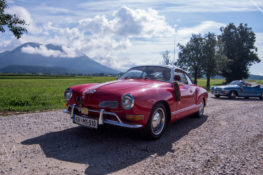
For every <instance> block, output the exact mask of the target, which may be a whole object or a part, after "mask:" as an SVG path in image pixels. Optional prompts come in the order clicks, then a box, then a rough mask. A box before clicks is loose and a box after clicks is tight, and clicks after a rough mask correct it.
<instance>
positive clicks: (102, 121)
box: [99, 109, 104, 125]
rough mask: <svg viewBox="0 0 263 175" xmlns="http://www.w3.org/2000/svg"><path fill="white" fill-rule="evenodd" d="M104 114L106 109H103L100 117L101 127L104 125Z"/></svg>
mask: <svg viewBox="0 0 263 175" xmlns="http://www.w3.org/2000/svg"><path fill="white" fill-rule="evenodd" d="M103 112H104V109H101V110H100V116H99V125H103V123H104V118H103Z"/></svg>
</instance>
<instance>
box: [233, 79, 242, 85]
mask: <svg viewBox="0 0 263 175" xmlns="http://www.w3.org/2000/svg"><path fill="white" fill-rule="evenodd" d="M242 84H244V82H243V81H239V80H235V81H232V82H231V83H230V85H242Z"/></svg>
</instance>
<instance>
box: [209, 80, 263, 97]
mask: <svg viewBox="0 0 263 175" xmlns="http://www.w3.org/2000/svg"><path fill="white" fill-rule="evenodd" d="M210 90H211V93H212V94H213V95H214V96H215V97H216V98H219V97H220V96H227V97H229V98H232V99H234V98H236V97H245V98H249V97H259V98H260V99H261V100H262V99H263V86H261V85H251V84H249V83H248V82H245V81H242V80H235V81H232V82H231V83H230V84H227V85H223V86H212V87H211V89H210Z"/></svg>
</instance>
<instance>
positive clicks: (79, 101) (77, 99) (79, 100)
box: [76, 96, 82, 105]
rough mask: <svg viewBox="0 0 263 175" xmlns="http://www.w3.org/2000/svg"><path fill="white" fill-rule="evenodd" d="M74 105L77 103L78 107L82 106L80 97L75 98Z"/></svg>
mask: <svg viewBox="0 0 263 175" xmlns="http://www.w3.org/2000/svg"><path fill="white" fill-rule="evenodd" d="M76 103H77V104H78V105H82V99H81V97H80V96H77V97H76Z"/></svg>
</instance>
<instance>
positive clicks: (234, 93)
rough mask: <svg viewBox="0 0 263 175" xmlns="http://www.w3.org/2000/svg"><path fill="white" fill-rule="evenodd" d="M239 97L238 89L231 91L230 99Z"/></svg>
mask: <svg viewBox="0 0 263 175" xmlns="http://www.w3.org/2000/svg"><path fill="white" fill-rule="evenodd" d="M236 97H237V92H236V91H230V92H229V95H228V98H230V99H235V98H236Z"/></svg>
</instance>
